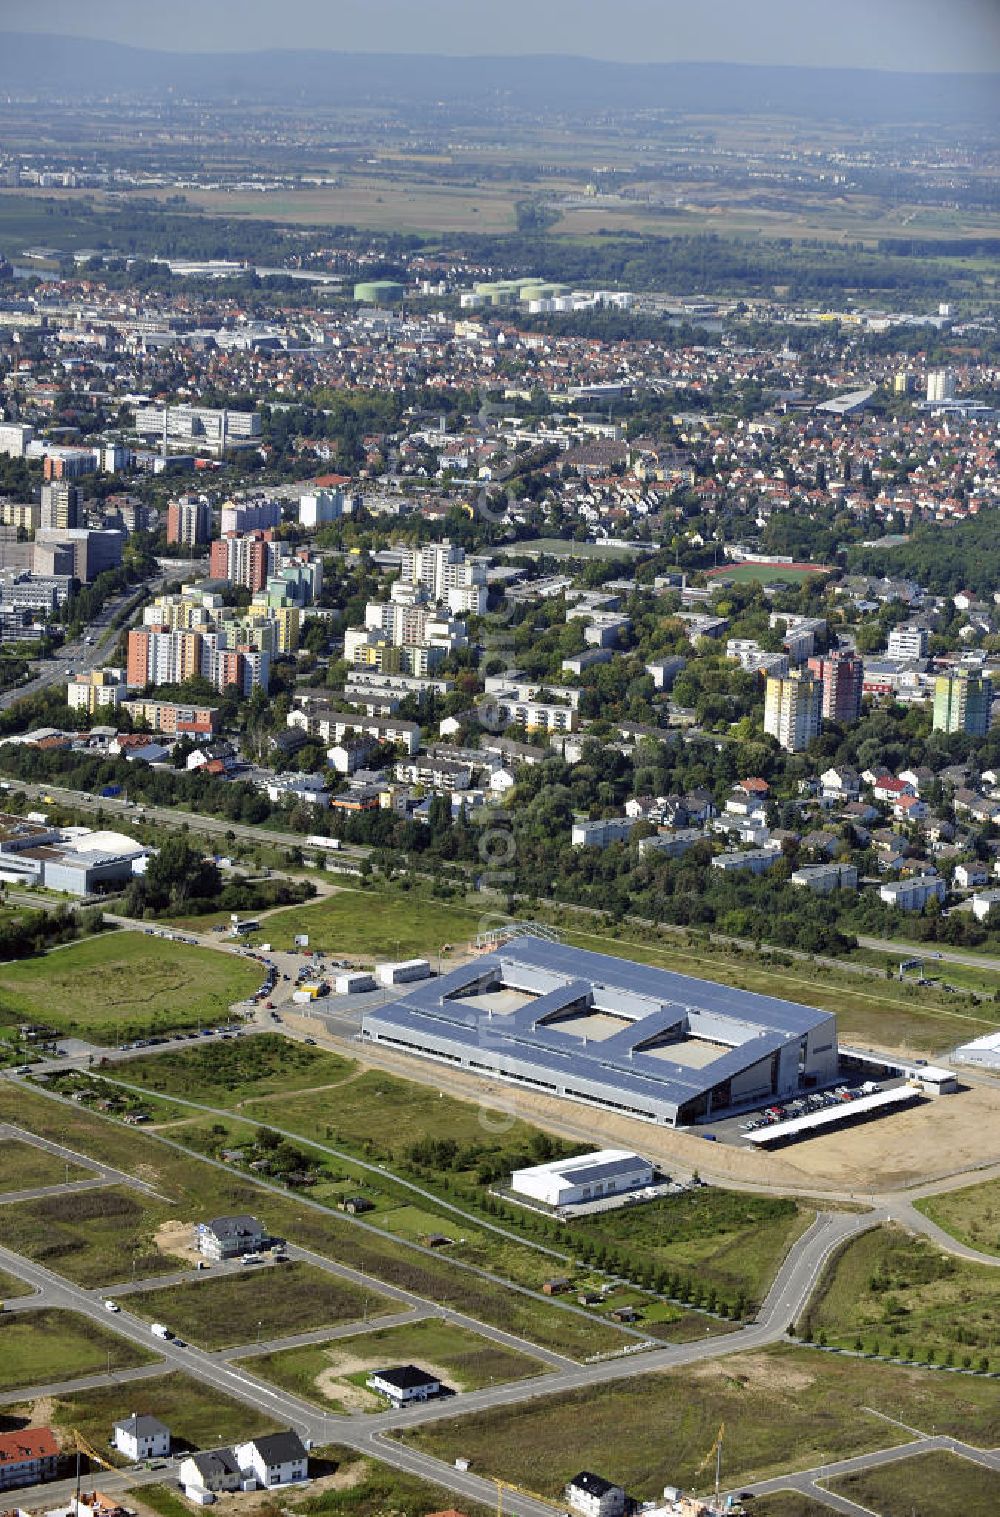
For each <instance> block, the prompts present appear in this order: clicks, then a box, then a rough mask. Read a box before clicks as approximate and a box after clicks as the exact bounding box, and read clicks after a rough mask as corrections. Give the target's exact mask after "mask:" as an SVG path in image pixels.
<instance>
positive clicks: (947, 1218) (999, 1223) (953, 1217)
mask: <svg viewBox="0 0 1000 1517" xmlns="http://www.w3.org/2000/svg"><path fill="white" fill-rule="evenodd" d="M913 1204H914V1206H915V1207H916V1209H917V1211H921V1212H923V1214H924V1216H925V1217H929V1218H930V1219H931V1221H932V1222H936V1223H937V1225H938V1227H943V1228H944V1230H945V1232H946V1233H950V1234H951V1236H952V1237H953V1238H957V1240H958V1241H959V1243H964V1244H965V1245H966V1246H967V1247H968V1248H975V1249H978V1250H979V1252H980V1253H983V1254H996V1255H998V1256H1000V1180H984V1181H982V1183H981V1184H979V1185H966V1186H963V1187H962V1189H961V1190H949V1191H942V1193H941V1194H940V1195H939V1196H925V1197H924V1198H923V1199H922V1200H920V1201H914V1203H913Z"/></svg>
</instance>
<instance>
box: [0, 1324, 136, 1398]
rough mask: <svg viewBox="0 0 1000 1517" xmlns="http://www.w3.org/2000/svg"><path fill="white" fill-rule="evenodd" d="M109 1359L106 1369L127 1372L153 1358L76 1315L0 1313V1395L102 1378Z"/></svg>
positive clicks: (123, 1339)
mask: <svg viewBox="0 0 1000 1517" xmlns="http://www.w3.org/2000/svg"><path fill="white" fill-rule="evenodd" d="M109 1353H110V1355H111V1360H110V1362H111V1367H112V1369H133V1368H134V1367H135V1366H136V1365H139V1364H152V1363H153V1362H154V1361H155V1360H156V1358H157V1357H158V1356H157V1355H156V1354H154V1353H152V1352H149V1351H147V1350H145V1349H141V1348H139V1347H137V1346H136V1345H135V1344H134V1343H130V1342H128V1340H127V1339H125V1338H120V1337H118V1335H117V1334H116V1333H111V1332H107V1331H106V1330H105V1329H104V1328H101V1327H98V1325H97V1324H96V1323H94V1322H91V1321H90V1320H89V1318H87V1317H83V1316H80V1315H79V1313H77V1312H67V1311H60V1310H58V1309H56V1308H54V1307H41V1308H40V1309H39V1310H38V1311H36V1312H17V1313H14V1312H7V1313H0V1390H5V1391H12V1390H18V1389H20V1387H21V1386H25V1385H45V1384H46V1383H47V1382H48V1381H50V1380H73V1379H75V1378H76V1377H77V1376H80V1375H92V1374H98V1373H104V1372H106V1371H107V1367H108V1354H109Z"/></svg>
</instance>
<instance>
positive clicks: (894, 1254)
mask: <svg viewBox="0 0 1000 1517" xmlns="http://www.w3.org/2000/svg"><path fill="white" fill-rule="evenodd" d="M998 1288H1000V1277H998V1273H997V1271H996V1269H993V1268H991V1267H990V1266H989V1265H987V1264H972V1263H968V1262H966V1261H965V1260H963V1259H957V1258H954V1257H953V1256H952V1255H950V1254H945V1253H943V1252H942V1251H941V1250H940V1249H937V1248H935V1247H934V1245H933V1244H931V1243H928V1242H927V1241H926V1240H925V1239H923V1238H913V1237H910V1236H909V1235H908V1234H906V1233H904V1232H902V1231H901V1230H900V1229H898V1228H893V1227H881V1228H873V1229H872V1230H871V1231H870V1232H867V1233H863V1234H862V1235H861V1236H860V1237H858V1238H854V1239H852V1240H851V1241H850V1242H849V1243H848V1244H847V1245H846V1246H845V1247H844V1248H842V1249H841V1250H840V1251H839V1252H838V1254H837V1255H836V1256H835V1258H834V1259H833V1260H832V1261H831V1263H830V1265H829V1266H828V1267H827V1270H826V1272H825V1273H824V1276H823V1279H822V1281H821V1284H820V1287H819V1289H818V1290H817V1291H816V1292H815V1294H814V1295H813V1297H812V1300H811V1301H810V1304H809V1308H808V1311H807V1312H805V1313H804V1314H803V1317H802V1319H801V1321H800V1322H799V1323H798V1324H797V1326H798V1331H799V1333H800V1334H803V1335H804V1334H806V1333H811V1334H812V1336H813V1338H814V1339H815V1340H818V1341H822V1339H821V1337H820V1335H821V1334H822V1335H825V1340H826V1342H827V1343H829V1344H831V1345H837V1346H839V1347H843V1348H857V1347H858V1345H859V1343H860V1345H861V1348H862V1349H863V1350H864V1351H865V1352H867V1353H882V1354H888V1355H892V1356H903V1357H909V1353H910V1351H911V1350H912V1354H913V1357H914V1358H915V1359H917V1360H918V1361H922V1360H926V1359H929V1358H933V1359H935V1360H936V1361H937V1362H938V1363H954V1364H956V1365H962V1364H963V1363H964V1362H965V1360H966V1359H967V1360H968V1361H969V1364H970V1365H971V1366H972V1367H974V1368H985V1367H987V1366H986V1364H984V1363H983V1361H984V1360H985V1361H986V1362H987V1364H988V1366H989V1367H991V1368H994V1369H995V1368H998V1367H1000V1322H998V1319H997V1311H996V1301H997V1290H998Z"/></svg>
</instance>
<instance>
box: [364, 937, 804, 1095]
mask: <svg viewBox="0 0 1000 1517" xmlns="http://www.w3.org/2000/svg"><path fill="white" fill-rule="evenodd" d="M491 978H492V979H493V981H494V982H495V983H498V984H499V983H502V984H504V985H507V986H510V987H512V988H515V989H519V990H524V991H526V992H530V993H532V994H533V995H534V996H535V997H536V999H533V1000H530V1001H528V1002H527V1003H526V1004H525V1005H524V1006H522V1007H520V1008H519V1009H518V1010H516V1011H513V1012H511V1013H509V1014H500V1013H498V1014H496V1015H494V1014H493V1013H492V1012H491V1011H489V1010H482V1009H480V1008H478V1007H477V1006H476V1005H475V1002H474V1001H473V1000H469V1001H466V1000H463V996H465V995H469V993H470V991H471V990H472V988H473V987H474V986H476V985H479V986H482V985H483V984H484V983H488V982H489V981H490V979H491ZM574 1008H580V1009H582V1010H585V1011H587V1012H601V1011H605V1012H608V1013H610V1014H611V1015H616V1016H619V1017H620V1018H621V1019H622V1021H623V1024H624V1025H623V1026H622V1028H621V1030H620V1031H618V1032H615V1033H612V1035H611V1036H610V1037H607V1038H604V1039H596V1038H590V1039H584V1038H583V1037H581V1036H578V1035H575V1034H574V1033H572V1032H569V1031H566V1030H564V1028H562V1027H560V1025H553V1023H552V1020H551V1019H552V1018H553V1017H555V1016H557V1015H558V1014H559V1013H560V1012H562V1013H563V1014H565V1013H566V1012H568V1011H569V1010H571V1009H574ZM543 1019H548V1020H543ZM832 1021H833V1017H832V1015H831V1014H830V1013H829V1012H825V1011H817V1010H815V1009H814V1008H813V1007H810V1006H800V1005H797V1004H796V1003H794V1002H791V1001H783V1000H779V999H777V998H775V997H771V996H761V995H756V994H753V993H751V992H748V991H743V990H736V989H733V988H732V987H730V986H726V985H719V984H716V983H715V982H714V981H707V980H696V979H692V978H691V977H690V976H688V975H680V974H675V973H673V972H672V971H670V970H663V969H653V968H650V967H649V966H648V965H644V964H636V963H634V962H632V961H631V960H628V959H618V958H613V957H611V956H610V955H607V954H599V953H591V952H588V951H587V950H584V949H578V948H572V947H568V946H567V945H565V944H561V943H552V942H548V941H546V940H545V939H542V938H533V937H521V938H516V939H514V940H512V941H510V942H508V943H507V944H506V945H504V947H502V948H501V949H500V950H499V951H498V952H497V953H496V954H492V955H490V956H488V957H484V958H482V959H477V960H475V961H474V962H473V963H471V964H468V965H466V966H464V967H461V968H458V969H455V970H452V971H451V973H450V974H447V975H445V976H443V977H441V978H438V979H430V980H427V981H424V982H423V983H422V984H421V985H420V986H418V987H417V989H416V990H414V991H413V992H411V993H410V994H408V995H407V997H406V999H405V1001H399V1002H395V1003H393V1004H391V1005H389V1006H386V1007H383V1008H379V1009H378V1010H373V1011H371V1012H368V1013H366V1014H365V1016H364V1021H363V1031H364V1032H365V1034H366V1035H368V1036H372V1037H383V1038H390V1039H395V1040H396V1041H398V1042H400V1043H403V1044H410V1045H411V1046H414V1047H416V1048H420V1049H424V1050H426V1051H427V1052H429V1053H431V1054H433V1055H437V1056H440V1057H449V1056H450V1057H459V1058H464V1060H465V1061H466V1062H468V1063H469V1064H470V1065H471V1067H473V1068H475V1067H476V1066H477V1065H478V1066H480V1067H482V1068H484V1069H492V1070H495V1071H497V1072H498V1073H500V1074H506V1075H508V1076H510V1077H512V1078H517V1079H522V1080H528V1081H530V1080H531V1079H532V1078H533V1077H534V1078H540V1077H541V1076H543V1075H545V1076H547V1077H548V1079H547V1081H543V1084H544V1083H549V1084H551V1083H559V1084H560V1085H566V1083H567V1081H569V1082H572V1084H573V1085H574V1086H576V1087H578V1091H577V1092H575V1093H579V1094H581V1095H583V1096H584V1097H585V1098H586V1097H588V1096H590V1097H596V1098H597V1099H604V1100H607V1098H608V1091H609V1089H610V1090H612V1091H613V1090H615V1089H616V1088H617V1090H618V1091H620V1092H622V1093H623V1095H625V1096H627V1098H628V1104H629V1105H630V1106H632V1105H635V1106H636V1108H637V1109H639V1110H644V1111H645V1110H648V1112H649V1114H650V1115H653V1116H658V1117H662V1116H665V1115H668V1114H669V1115H673V1114H675V1112H676V1108H677V1107H679V1106H681V1105H683V1104H684V1103H686V1102H689V1101H691V1100H693V1099H695V1098H696V1097H697V1096H699V1095H701V1094H703V1093H704V1092H705V1091H707V1090H710V1089H711V1088H712V1087H713V1086H715V1085H718V1084H719V1083H720V1082H721V1081H724V1080H727V1079H730V1078H732V1077H733V1076H735V1075H738V1074H741V1073H742V1072H743V1071H744V1070H746V1069H748V1068H749V1067H751V1066H752V1065H754V1064H758V1063H760V1062H761V1061H762V1060H764V1059H766V1058H768V1057H769V1056H770V1055H772V1054H774V1053H776V1052H778V1051H780V1050H781V1049H782V1048H783V1047H785V1046H786V1045H787V1044H788V1043H790V1042H793V1041H797V1040H798V1039H799V1038H801V1037H804V1036H805V1035H806V1034H807V1033H809V1032H811V1031H813V1030H814V1029H816V1028H817V1027H819V1026H822V1025H823V1024H824V1023H826V1022H832ZM684 1033H688V1034H690V1035H691V1036H693V1037H696V1038H700V1039H703V1040H706V1041H709V1042H717V1043H718V1044H719V1054H718V1057H717V1058H715V1059H713V1060H711V1061H710V1062H708V1063H706V1064H704V1065H702V1066H701V1067H693V1066H691V1065H688V1064H683V1063H680V1062H678V1063H675V1062H673V1061H672V1060H671V1059H670V1058H669V1055H668V1053H667V1052H666V1051H665V1050H664V1053H663V1056H659V1055H657V1056H654V1055H652V1054H650V1053H648V1052H646V1051H645V1050H646V1049H647V1048H648V1047H649V1046H650V1045H651V1044H653V1043H656V1042H661V1043H664V1042H666V1043H669V1039H670V1037H671V1036H672V1035H675V1034H676V1035H678V1036H680V1035H683V1034H684ZM477 1050H480V1052H479V1053H478V1055H477Z"/></svg>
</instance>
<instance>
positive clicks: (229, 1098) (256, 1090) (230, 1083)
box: [122, 1032, 357, 1106]
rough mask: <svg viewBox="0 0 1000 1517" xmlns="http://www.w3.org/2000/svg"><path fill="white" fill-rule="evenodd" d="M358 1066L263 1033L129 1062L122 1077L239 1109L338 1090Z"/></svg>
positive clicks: (188, 1096)
mask: <svg viewBox="0 0 1000 1517" xmlns="http://www.w3.org/2000/svg"><path fill="white" fill-rule="evenodd" d="M356 1067H357V1066H356V1065H355V1064H354V1063H353V1062H352V1061H351V1060H350V1059H342V1058H341V1057H340V1056H339V1055H338V1054H334V1053H325V1052H321V1051H319V1050H317V1049H314V1048H307V1047H306V1046H305V1045H304V1044H302V1043H292V1042H289V1040H288V1038H285V1037H282V1036H281V1035H280V1034H279V1033H274V1032H265V1033H255V1034H252V1035H250V1034H245V1035H243V1036H241V1037H239V1038H237V1039H234V1040H233V1041H231V1042H215V1043H200V1044H197V1045H192V1046H191V1047H190V1048H179V1049H166V1050H164V1051H163V1052H162V1053H158V1054H155V1055H152V1054H151V1055H150V1056H149V1057H148V1058H142V1059H130V1060H129V1063H128V1066H127V1068H126V1069H125V1070H124V1071H123V1072H122V1073H123V1077H124V1079H125V1080H126V1081H127V1083H128V1084H130V1085H143V1086H145V1087H146V1088H147V1089H149V1090H151V1091H160V1092H165V1093H167V1094H169V1095H172V1096H182V1097H183V1098H184V1100H186V1101H204V1102H210V1103H212V1104H213V1105H216V1106H239V1105H240V1104H242V1102H243V1101H244V1100H247V1099H254V1100H255V1099H257V1098H260V1097H264V1096H269V1095H277V1094H281V1095H282V1096H285V1095H290V1094H292V1093H293V1092H294V1091H298V1090H313V1089H315V1088H316V1087H317V1086H321V1085H334V1084H337V1083H339V1081H341V1080H343V1079H345V1078H346V1077H347V1076H348V1075H350V1074H352V1073H353V1072H354V1070H355V1068H356Z"/></svg>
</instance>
